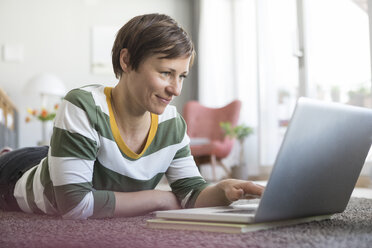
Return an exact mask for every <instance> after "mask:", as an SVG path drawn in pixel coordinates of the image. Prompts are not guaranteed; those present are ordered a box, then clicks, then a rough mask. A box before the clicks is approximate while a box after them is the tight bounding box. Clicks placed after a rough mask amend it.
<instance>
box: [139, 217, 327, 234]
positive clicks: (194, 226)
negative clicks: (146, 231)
mask: <svg viewBox="0 0 372 248" xmlns="http://www.w3.org/2000/svg"><path fill="white" fill-rule="evenodd" d="M330 217H331V215H322V216H315V217H306V218H299V219H293V220H285V221H275V222H265V223H251V224H239V223H225V222H209V221H189V220H175V219H161V218H157V219H149V220H147V223H146V226H147V227H148V228H154V229H173V230H189V231H206V232H223V233H246V232H253V231H258V230H265V229H270V228H275V227H281V226H289V225H296V224H301V223H307V222H312V221H321V220H325V219H330Z"/></svg>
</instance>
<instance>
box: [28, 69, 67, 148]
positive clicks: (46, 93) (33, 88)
mask: <svg viewBox="0 0 372 248" xmlns="http://www.w3.org/2000/svg"><path fill="white" fill-rule="evenodd" d="M24 90H25V92H26V93H27V95H29V96H39V97H40V99H41V107H42V108H47V106H48V98H50V97H63V96H64V95H65V94H66V87H65V85H64V83H63V82H62V80H61V79H59V78H58V77H57V76H55V75H53V74H49V73H43V74H40V75H36V76H34V77H32V78H31V79H30V80H29V81H28V82H27V84H26V86H25V88H24ZM48 139H49V137H48V134H47V123H46V121H42V141H41V142H40V145H49V144H48Z"/></svg>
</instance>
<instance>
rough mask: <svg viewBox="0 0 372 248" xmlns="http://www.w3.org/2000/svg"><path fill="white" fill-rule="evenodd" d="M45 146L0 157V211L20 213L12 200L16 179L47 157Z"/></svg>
mask: <svg viewBox="0 0 372 248" xmlns="http://www.w3.org/2000/svg"><path fill="white" fill-rule="evenodd" d="M48 149H49V147H47V146H40V147H26V148H21V149H17V150H14V151H11V152H8V153H5V154H3V155H1V156H0V209H2V210H5V211H21V209H20V208H19V206H18V204H17V201H16V199H15V198H14V195H13V193H14V186H15V184H16V183H17V181H18V179H19V178H20V177H21V176H22V175H23V173H25V172H26V171H27V170H29V169H30V168H32V167H34V166H35V165H37V164H38V163H40V161H41V160H42V159H43V158H45V157H46V156H47V155H48Z"/></svg>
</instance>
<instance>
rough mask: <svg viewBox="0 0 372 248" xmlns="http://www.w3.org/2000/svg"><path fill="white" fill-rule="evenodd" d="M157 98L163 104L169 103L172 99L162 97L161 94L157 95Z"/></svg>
mask: <svg viewBox="0 0 372 248" xmlns="http://www.w3.org/2000/svg"><path fill="white" fill-rule="evenodd" d="M157 97H158V98H159V100H160V101H161V102H163V103H165V104H169V103H170V102H171V101H172V98H163V97H161V96H157Z"/></svg>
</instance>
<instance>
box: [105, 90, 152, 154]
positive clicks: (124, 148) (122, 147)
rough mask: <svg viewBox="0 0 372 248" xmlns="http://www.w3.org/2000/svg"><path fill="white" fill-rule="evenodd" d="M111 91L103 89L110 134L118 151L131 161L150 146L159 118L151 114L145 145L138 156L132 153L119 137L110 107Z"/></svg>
mask: <svg viewBox="0 0 372 248" xmlns="http://www.w3.org/2000/svg"><path fill="white" fill-rule="evenodd" d="M111 91H112V87H105V90H104V92H105V95H106V102H107V106H108V109H109V114H110V126H111V132H112V134H113V135H114V139H115V142H116V144H117V145H118V146H119V148H120V150H121V151H122V152H123V153H124V154H125V155H127V156H128V157H130V158H132V159H138V158H140V157H141V156H142V155H143V154H144V153H145V151H146V150H147V148H148V147H149V146H150V144H151V142H152V140H153V139H154V137H155V134H156V131H157V129H158V118H159V117H158V115H156V114H153V113H151V126H150V132H149V134H148V136H147V140H146V145H145V147H144V148H143V150H142V152H141V153H140V154H138V153H135V152H133V151H132V150H131V149H130V148H129V147H128V146H127V145H126V144H125V142H124V140H123V139H122V137H121V136H120V131H119V128H118V125H117V124H116V120H115V116H114V112H113V109H112V105H111Z"/></svg>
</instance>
